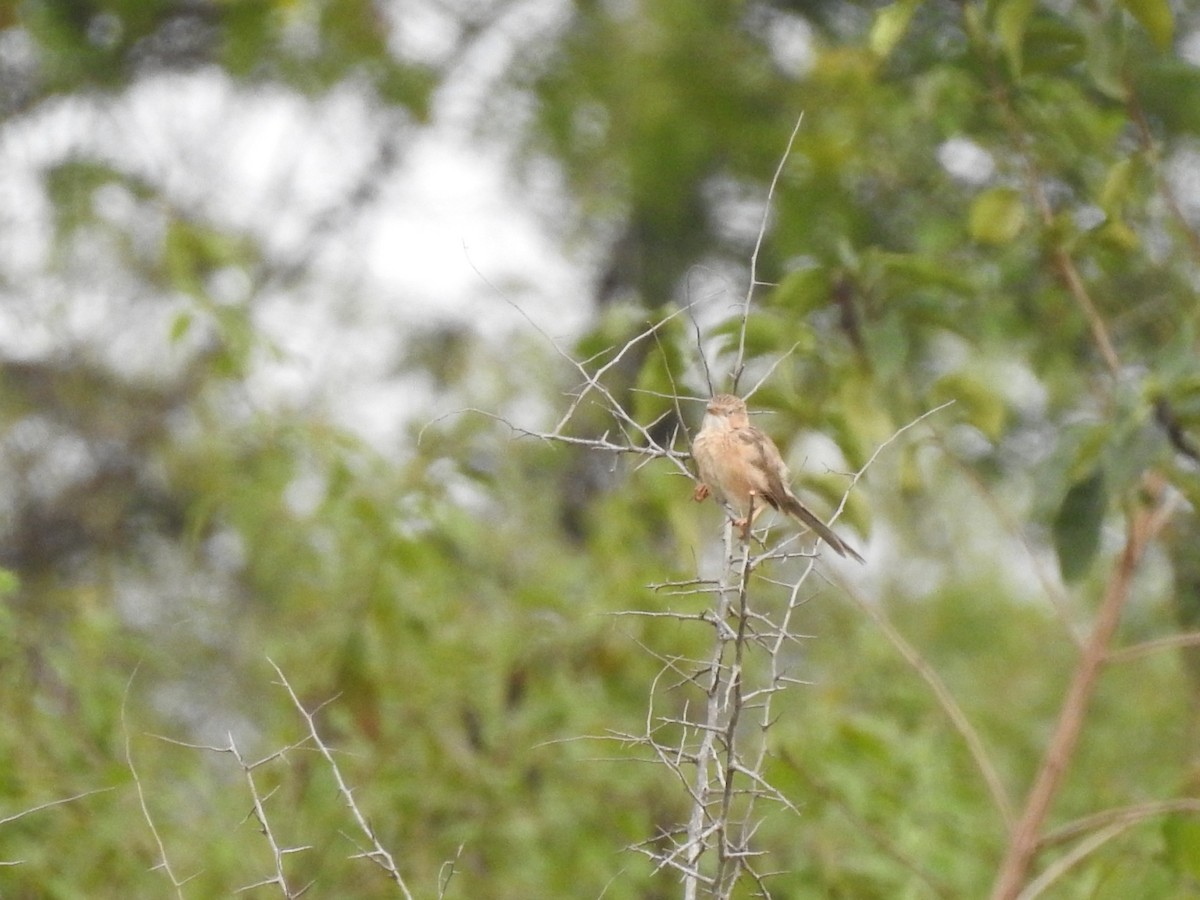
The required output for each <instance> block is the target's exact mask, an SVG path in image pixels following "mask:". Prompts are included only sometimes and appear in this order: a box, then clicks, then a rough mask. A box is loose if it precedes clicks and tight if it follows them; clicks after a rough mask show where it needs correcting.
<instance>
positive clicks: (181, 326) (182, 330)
mask: <svg viewBox="0 0 1200 900" xmlns="http://www.w3.org/2000/svg"><path fill="white" fill-rule="evenodd" d="M193 319H194V316H193V315H192V314H191V312H189V311H187V310H184V311H183V312H181V313H179V314H178V315H177V316H175V318H174V319H172V320H171V331H170V334H169V335H168V340H170V342H171V343H172V344H178V343H179V342H180V341H181V340H182V339H183V337H184V335H186V334H187V333H188V331H190V330H191V327H192V320H193Z"/></svg>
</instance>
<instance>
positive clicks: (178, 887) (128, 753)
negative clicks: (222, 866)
mask: <svg viewBox="0 0 1200 900" xmlns="http://www.w3.org/2000/svg"><path fill="white" fill-rule="evenodd" d="M137 671H138V670H137V668H134V670H133V672H132V673H130V675H129V680H128V681H127V682H126V683H125V694H124V696H123V697H122V698H121V732H122V733H123V734H124V735H125V767H126V768H127V769H129V774H130V775H131V776H133V786H134V788H135V789H136V790H137V796H138V805H139V806H140V807H141V810H142V818H143V819H144V820H145V822H146V825H148V826H149V828H150V833H151V834H152V835H153V836H154V843H156V844H157V845H158V860H159V861H158V863H157V865H155V866H154V868H155V869H162V870H163V871H164V872H166V873H167V877H168V878H170V879H171V885H172V886H173V887H174V888H175V896H176V897H178V898H179V900H183V886H184V885H185V884H187V883H188V882H189V881H191V879H192V878H194V877H195V876H194V875H193V876H191V877H189V878H184V879H182V880H181V879H179V878H177V877H176V875H175V871H174V870H173V869H172V868H171V860H170V858H169V857H168V856H167V847H166V844H164V843H163V839H162V835H161V834H159V832H158V827H157V826H156V825H155V824H154V817H153V816H152V815H151V814H150V807H149V805H148V804H147V803H146V792H145V791H144V790H143V789H142V779H141V777H140V776H139V775H138V770H137V767H136V766H135V765H134V764H133V750H132V747H131V741H130V738H129V727H128V724H127V722H126V718H125V715H126V709H127V707H128V705H129V692H130V690H131V689H132V688H133V679H134V678H136V677H137Z"/></svg>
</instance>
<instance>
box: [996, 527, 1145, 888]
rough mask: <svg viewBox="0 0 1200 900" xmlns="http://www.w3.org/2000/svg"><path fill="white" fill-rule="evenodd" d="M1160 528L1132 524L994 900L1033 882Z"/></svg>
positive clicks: (1012, 840)
mask: <svg viewBox="0 0 1200 900" xmlns="http://www.w3.org/2000/svg"><path fill="white" fill-rule="evenodd" d="M1158 524H1160V519H1159V517H1158V516H1156V515H1154V514H1153V513H1152V512H1151V511H1150V510H1141V511H1139V512H1137V513H1135V514H1133V515H1132V516H1131V518H1130V520H1129V528H1128V534H1127V536H1126V540H1125V549H1124V550H1123V551H1122V552H1121V557H1120V559H1118V560H1117V565H1116V568H1115V569H1114V571H1113V575H1112V578H1111V579H1110V580H1109V582H1108V588H1107V590H1106V591H1105V593H1104V601H1103V603H1102V604H1101V606H1100V612H1099V614H1098V615H1097V617H1096V624H1095V625H1094V626H1093V628H1092V633H1091V635H1090V636H1089V637H1088V640H1087V643H1086V644H1085V645H1084V649H1083V656H1082V657H1081V658H1080V660H1079V664H1078V666H1077V667H1076V669H1075V675H1074V678H1073V679H1072V681H1071V686H1070V688H1069V689H1068V691H1067V696H1066V699H1065V700H1064V701H1063V706H1062V711H1061V712H1060V713H1059V716H1058V725H1057V726H1056V728H1055V730H1054V736H1053V737H1052V738H1051V740H1050V743H1049V745H1048V746H1047V748H1046V755H1045V756H1044V757H1043V759H1042V764H1041V767H1040V768H1039V769H1038V773H1037V777H1036V779H1035V780H1034V783H1033V788H1032V789H1031V790H1030V792H1029V797H1028V799H1027V800H1026V801H1025V808H1024V810H1023V811H1022V813H1021V818H1020V819H1019V820H1018V821H1017V824H1016V827H1015V828H1013V831H1012V836H1011V838H1010V840H1009V844H1008V851H1007V853H1006V855H1005V858H1004V862H1003V863H1002V864H1001V866H1000V871H999V873H998V875H997V876H996V883H995V886H994V887H993V888H992V900H1016V897H1017V896H1018V895H1019V894H1020V892H1021V889H1022V888H1023V887H1024V886H1025V883H1026V882H1027V881H1028V878H1029V871H1030V869H1031V868H1032V866H1033V862H1034V857H1035V856H1036V854H1037V850H1038V842H1039V839H1040V836H1041V833H1042V827H1043V826H1044V824H1045V822H1046V816H1047V815H1048V814H1049V812H1050V804H1051V803H1052V802H1053V800H1054V796H1055V794H1057V793H1058V789H1059V787H1060V786H1061V785H1062V781H1063V777H1064V776H1065V775H1066V772H1067V766H1068V764H1069V763H1070V761H1071V757H1072V756H1073V755H1074V752H1075V746H1076V744H1078V742H1079V735H1080V732H1081V731H1082V730H1083V720H1084V717H1085V716H1086V715H1087V708H1088V704H1089V702H1090V701H1091V698H1092V694H1093V693H1094V692H1095V689H1096V680H1097V678H1098V677H1099V675H1100V670H1101V668H1102V667H1103V665H1104V663H1105V661H1106V659H1107V658H1108V652H1109V647H1110V646H1111V645H1112V640H1113V635H1114V634H1115V633H1116V630H1117V625H1118V624H1119V623H1120V621H1121V610H1122V609H1123V608H1124V607H1125V601H1126V600H1127V599H1128V598H1129V585H1130V583H1131V582H1132V580H1133V574H1134V571H1135V570H1136V569H1137V566H1138V563H1139V562H1140V561H1141V558H1142V553H1143V551H1144V550H1145V548H1146V542H1147V541H1148V540H1149V538H1150V536H1151V535H1152V534H1153V533H1154V532H1155V531H1156V530H1157V525H1158Z"/></svg>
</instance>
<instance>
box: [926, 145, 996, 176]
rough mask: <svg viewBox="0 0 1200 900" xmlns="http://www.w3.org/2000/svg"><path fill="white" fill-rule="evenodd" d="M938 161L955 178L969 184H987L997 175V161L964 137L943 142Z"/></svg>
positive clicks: (938, 152)
mask: <svg viewBox="0 0 1200 900" xmlns="http://www.w3.org/2000/svg"><path fill="white" fill-rule="evenodd" d="M937 159H938V162H939V163H941V166H942V168H943V169H945V170H946V171H947V172H948V173H950V175H951V176H952V177H954V178H957V179H958V180H959V181H963V182H966V183H967V184H976V185H978V184H985V183H987V182H988V181H990V180H991V178H992V176H993V175H995V174H996V161H995V160H994V159H993V158H992V154H990V153H989V152H988V151H987V150H985V149H983V148H982V147H980V146H979V145H978V144H977V143H975V142H974V141H972V140H970V139H969V138H964V137H953V138H950V139H949V140H947V141H943V142H942V144H941V146H939V147H938V149H937Z"/></svg>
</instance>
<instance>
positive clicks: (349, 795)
mask: <svg viewBox="0 0 1200 900" xmlns="http://www.w3.org/2000/svg"><path fill="white" fill-rule="evenodd" d="M267 662H269V663H270V664H271V668H273V669H274V670H275V674H277V675H278V676H279V684H280V686H281V687H283V688H284V689H285V690H286V691H287V692H288V696H289V697H291V698H292V704H293V705H294V706H295V707H296V710H297V711H298V712H299V713H300V715H301V716H302V717H303V718H304V721H305V724H307V725H308V733H309V735H310V736H311V737H312V741H313V744H315V745H316V748H317V750H318V752H320V754H321V755H322V756H323V757H325V761H326V762H327V763H329V769H330V771H331V772H332V773H333V778H334V780H335V781H336V782H337V786H338V793H339V794H341V795H342V799H343V800H344V801H345V802H346V806H347V807H349V809H350V812H351V813H352V814H353V816H354V821H355V822H357V823H358V827H359V828H360V829H361V830H362V833H363V834H364V835H366V837H367V840H368V841H370V842H371V849H370V850H367V851H365V852H363V853H361V854H359V856H358V857H355V858H359V857H361V858H363V859H369V860H371V862H373V863H375V864H376V865H377V866H379V867H380V868H381V869H383V871H384V872H386V873H387V875H388V877H389V878H390V879H391V880H392V881H393V882H395V884H396V886H397V887H398V888H400V892H401V893H402V894H403V895H404V897H405V900H412V893H411V892H410V891H409V889H408V885H407V884H405V883H404V878H403V877H402V876H401V875H400V870H399V869H397V868H396V861H395V860H394V859H393V858H392V854H390V853H389V852H388V851H387V850H385V849H384V847H383V844H381V843H380V842H379V838H378V837H377V836H376V834H375V829H373V828H372V827H371V825H370V823H369V822H368V821H367V817H366V816H364V815H363V812H362V810H361V809H359V807H358V803H357V802H356V801H355V799H354V792H353V791H352V790H351V789H350V788H349V786H347V784H346V779H345V778H343V777H342V770H341V768H340V767H339V766H338V764H337V760H336V759H334V756H333V751H331V750H330V749H329V746H328V745H327V744H326V743H325V741H324V740H323V739H322V738H321V734H320V732H319V731H317V722H316V718H315V716H314V714H313V713H310V712H309V711H308V710H307V709H305V708H304V704H303V703H301V702H300V698H299V697H297V696H296V692H295V691H294V690H292V685H291V683H290V682H289V681H288V680H287V678H286V677H285V676H284V674H283V670H282V669H280V668H279V666H277V665H275V662H274V660H271V659H269V658H268V659H267Z"/></svg>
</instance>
